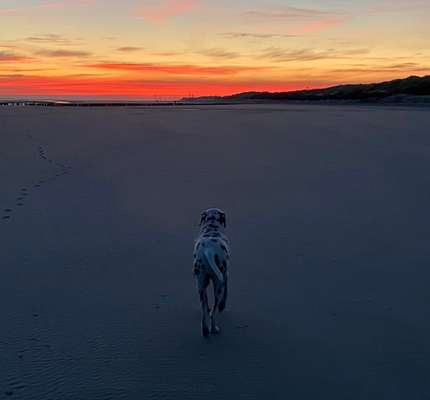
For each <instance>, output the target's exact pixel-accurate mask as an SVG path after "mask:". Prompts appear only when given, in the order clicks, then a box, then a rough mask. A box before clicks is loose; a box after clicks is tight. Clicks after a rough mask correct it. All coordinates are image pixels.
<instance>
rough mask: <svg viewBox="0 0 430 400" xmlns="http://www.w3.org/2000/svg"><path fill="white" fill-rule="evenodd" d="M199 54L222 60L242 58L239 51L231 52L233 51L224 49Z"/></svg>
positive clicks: (209, 50)
mask: <svg viewBox="0 0 430 400" xmlns="http://www.w3.org/2000/svg"><path fill="white" fill-rule="evenodd" d="M197 54H200V55H203V56H207V57H211V58H222V59H233V58H239V57H241V56H242V55H241V54H240V53H239V52H237V51H231V50H226V49H222V48H211V49H203V50H200V51H198V52H197Z"/></svg>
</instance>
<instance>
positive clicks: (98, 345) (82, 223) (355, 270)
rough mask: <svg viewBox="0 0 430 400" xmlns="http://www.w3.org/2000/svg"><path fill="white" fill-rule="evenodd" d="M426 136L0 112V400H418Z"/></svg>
mask: <svg viewBox="0 0 430 400" xmlns="http://www.w3.org/2000/svg"><path fill="white" fill-rule="evenodd" d="M429 132H430V112H429V109H428V108H427V109H426V108H414V107H404V108H402V107H385V106H384V107H381V106H380V107H376V106H375V107H371V106H324V105H321V106H318V105H313V106H311V105H287V106H274V105H273V106H213V107H210V106H209V107H203V106H200V107H199V106H194V107H167V108H166V107H164V108H162V107H160V108H157V107H147V108H145V107H142V108H115V109H113V108H109V107H100V108H98V107H96V108H90V109H84V108H50V107H41V108H37V107H2V108H0V185H1V190H0V238H1V250H2V251H1V264H0V265H1V279H0V321H1V329H0V354H1V356H0V399H2V398H11V399H25V400H27V399H34V400H48V399H53V400H57V399H61V400H68V399H70V400H78V399H79V400H87V399H88V400H97V399H104V400H106V399H113V400H117V399H127V400H131V399H136V400H137V399H145V400H149V399H205V400H212V399H234V400H238V399H291V400H304V399H306V400H307V399H309V400H310V399H312V400H316V399H330V400H337V399H339V400H348V399H351V400H352V399H353V400H369V399H372V400H373V399H374V400H382V399H389V400H396V399H398V400H405V399H408V400H422V399H428V398H430V383H429V371H430V342H429V340H428V338H429V337H430V319H429V316H430V313H429V304H430V291H429V280H430V271H429V265H430V246H429V240H430V173H429V171H430V133H429ZM214 206H216V207H220V208H223V209H224V210H225V211H226V212H227V234H228V236H229V237H230V240H231V243H232V246H231V247H232V261H231V267H230V282H231V283H230V298H229V303H228V306H227V310H226V312H225V313H224V314H222V315H221V316H220V317H219V323H220V326H221V328H222V333H221V335H219V336H217V337H214V336H212V337H210V338H209V339H204V338H202V337H201V335H200V328H199V320H200V309H199V302H198V296H197V292H196V289H195V285H194V281H193V277H192V273H191V267H192V247H193V240H194V238H195V237H196V235H197V233H198V222H199V215H200V211H201V210H202V209H204V208H207V207H214Z"/></svg>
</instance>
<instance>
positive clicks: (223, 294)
mask: <svg viewBox="0 0 430 400" xmlns="http://www.w3.org/2000/svg"><path fill="white" fill-rule="evenodd" d="M225 227H226V218H225V213H224V211H221V210H220V209H218V208H209V209H207V210H205V211H203V212H202V214H201V219H200V235H199V236H198V238H197V239H196V241H195V245H194V262H193V274H194V276H195V279H196V282H197V289H198V292H199V297H200V304H201V307H202V323H201V329H202V335H203V336H204V337H207V336H208V335H209V333H215V334H216V333H219V332H220V328H219V327H218V326H217V325H216V322H215V314H216V312H217V311H219V312H222V311H223V310H224V309H225V306H226V302H227V278H228V274H227V270H228V263H229V259H230V250H229V245H228V239H227V237H226V236H225V235H224V233H223V231H224V228H225ZM210 282H212V285H213V290H214V305H213V307H212V309H210V308H209V303H208V296H207V292H206V289H207V287H208V286H209V283H210Z"/></svg>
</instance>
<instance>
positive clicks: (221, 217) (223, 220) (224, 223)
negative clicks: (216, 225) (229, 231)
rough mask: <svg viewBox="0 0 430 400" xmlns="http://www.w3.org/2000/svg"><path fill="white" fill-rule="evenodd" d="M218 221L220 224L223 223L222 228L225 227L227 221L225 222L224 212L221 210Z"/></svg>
mask: <svg viewBox="0 0 430 400" xmlns="http://www.w3.org/2000/svg"><path fill="white" fill-rule="evenodd" d="M219 222H220V224H221V225H224V228H226V227H227V223H226V219H225V213H224V212H222V213H221V215H220V217H219Z"/></svg>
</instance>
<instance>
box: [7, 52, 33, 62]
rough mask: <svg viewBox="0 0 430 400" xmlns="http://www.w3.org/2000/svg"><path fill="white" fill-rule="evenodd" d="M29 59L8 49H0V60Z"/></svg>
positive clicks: (21, 60)
mask: <svg viewBox="0 0 430 400" xmlns="http://www.w3.org/2000/svg"><path fill="white" fill-rule="evenodd" d="M31 60H32V58H31V57H27V56H23V55H20V54H16V53H12V52H9V51H0V62H23V61H31Z"/></svg>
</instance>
